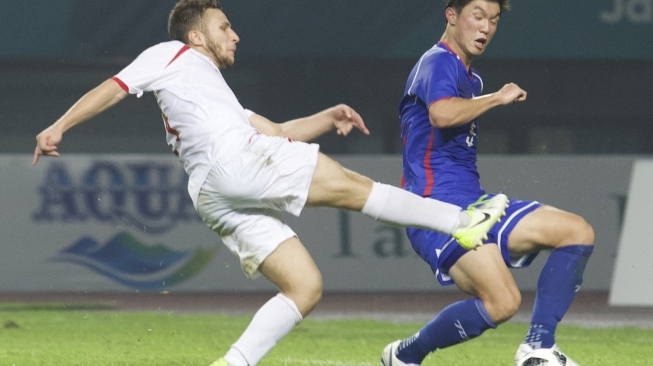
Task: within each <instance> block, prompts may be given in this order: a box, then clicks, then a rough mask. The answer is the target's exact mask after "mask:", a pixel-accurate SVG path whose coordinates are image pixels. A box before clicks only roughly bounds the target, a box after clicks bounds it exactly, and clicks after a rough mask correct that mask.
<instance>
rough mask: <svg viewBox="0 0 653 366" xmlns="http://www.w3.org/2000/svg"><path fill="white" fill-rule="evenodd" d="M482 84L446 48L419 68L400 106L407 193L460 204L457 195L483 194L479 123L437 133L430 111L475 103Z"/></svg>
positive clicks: (438, 47) (423, 59) (440, 46)
mask: <svg viewBox="0 0 653 366" xmlns="http://www.w3.org/2000/svg"><path fill="white" fill-rule="evenodd" d="M482 89H483V81H482V80H481V77H480V75H479V74H478V73H477V72H476V71H475V70H473V69H471V68H470V69H469V70H467V68H466V67H465V64H464V63H463V62H462V60H461V59H460V58H458V56H457V55H456V54H455V53H454V52H453V51H451V50H450V49H449V48H448V46H447V45H446V44H445V43H442V42H440V43H438V44H437V45H435V46H433V48H431V49H430V50H428V51H427V52H426V53H425V54H424V55H423V56H422V57H421V58H420V59H419V61H418V62H417V64H416V65H415V67H414V68H413V70H412V71H411V73H410V76H409V77H408V81H407V83H406V89H405V91H404V96H403V98H402V100H401V103H400V106H399V114H400V117H401V138H402V142H403V179H402V183H403V187H404V189H406V190H408V191H411V192H413V193H415V194H418V195H420V196H423V197H433V198H437V199H439V200H443V201H448V202H452V203H455V204H457V203H458V202H456V201H457V200H456V199H454V198H453V197H452V194H453V195H464V196H475V197H476V198H478V197H480V196H481V195H482V194H484V193H485V192H484V190H483V189H482V188H481V185H480V181H479V174H478V170H477V168H476V142H477V141H476V134H477V132H478V123H477V121H476V119H475V120H473V121H471V122H469V123H467V124H465V125H463V126H459V127H452V128H435V127H433V126H432V125H431V123H430V120H429V114H428V108H429V106H430V105H431V104H433V103H435V102H437V101H438V100H442V99H447V98H451V97H458V98H474V97H475V96H478V95H480V94H481V91H482Z"/></svg>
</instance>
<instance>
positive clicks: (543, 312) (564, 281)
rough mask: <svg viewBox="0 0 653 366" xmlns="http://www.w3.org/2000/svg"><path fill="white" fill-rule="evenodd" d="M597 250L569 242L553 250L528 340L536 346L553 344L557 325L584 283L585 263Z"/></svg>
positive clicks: (539, 288)
mask: <svg viewBox="0 0 653 366" xmlns="http://www.w3.org/2000/svg"><path fill="white" fill-rule="evenodd" d="M593 250H594V246H592V245H569V246H565V247H562V248H558V249H556V250H554V251H553V252H552V253H551V255H550V256H549V259H548V260H547V261H546V263H545V264H544V268H542V272H541V273H540V278H539V280H538V281H537V293H536V296H535V306H534V307H533V316H532V318H531V326H530V329H529V330H528V334H527V335H526V338H525V339H524V343H529V344H531V345H532V346H533V347H534V348H551V347H553V345H554V344H555V331H556V327H557V326H558V323H560V321H561V320H562V317H563V316H564V315H565V313H566V312H567V309H569V306H570V305H571V302H572V301H574V298H575V297H576V292H577V291H578V289H579V288H580V285H581V284H582V283H583V272H584V271H585V265H586V264H587V260H588V259H589V257H590V255H591V254H592V251H593Z"/></svg>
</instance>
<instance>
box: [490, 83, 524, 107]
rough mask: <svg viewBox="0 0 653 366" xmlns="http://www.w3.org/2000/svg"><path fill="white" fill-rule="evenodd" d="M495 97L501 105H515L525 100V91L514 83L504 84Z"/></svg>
mask: <svg viewBox="0 0 653 366" xmlns="http://www.w3.org/2000/svg"><path fill="white" fill-rule="evenodd" d="M497 95H498V96H499V98H500V99H499V100H500V102H501V104H502V105H508V104H515V103H517V102H523V101H525V100H526V91H525V90H524V89H522V88H520V87H519V86H518V85H517V84H515V83H510V84H506V85H504V86H503V88H501V89H500V90H499V91H498V92H497Z"/></svg>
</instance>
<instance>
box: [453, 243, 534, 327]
mask: <svg viewBox="0 0 653 366" xmlns="http://www.w3.org/2000/svg"><path fill="white" fill-rule="evenodd" d="M449 275H450V276H451V278H452V279H453V280H454V282H455V283H456V286H458V287H459V288H460V289H461V290H462V291H464V292H466V293H468V294H470V295H472V296H474V297H478V298H479V299H481V300H482V301H483V304H484V305H485V307H486V310H487V311H488V313H489V314H490V316H491V317H492V319H493V320H494V321H495V322H503V321H505V320H508V319H509V318H510V317H511V316H512V315H513V314H514V313H515V312H516V311H517V309H518V308H519V304H520V303H521V294H520V293H519V289H518V288H517V284H516V283H515V279H514V278H513V276H512V273H510V270H509V269H508V267H507V266H506V264H505V263H504V260H503V257H502V256H501V252H500V251H499V247H498V246H496V245H494V244H486V245H483V246H481V247H480V248H478V249H476V250H472V251H469V252H468V253H466V254H465V255H463V256H462V257H460V258H459V259H458V260H457V261H456V263H455V264H454V265H453V266H452V267H451V268H450V269H449Z"/></svg>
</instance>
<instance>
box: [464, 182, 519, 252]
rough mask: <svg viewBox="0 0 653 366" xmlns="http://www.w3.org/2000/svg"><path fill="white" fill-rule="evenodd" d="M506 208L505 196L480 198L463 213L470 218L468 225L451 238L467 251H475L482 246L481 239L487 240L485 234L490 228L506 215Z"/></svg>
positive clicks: (506, 200)
mask: <svg viewBox="0 0 653 366" xmlns="http://www.w3.org/2000/svg"><path fill="white" fill-rule="evenodd" d="M506 207H508V197H506V195H505V194H497V195H496V196H494V197H492V198H487V195H484V196H482V197H481V198H479V199H478V201H476V202H475V203H472V204H471V205H469V207H467V210H466V211H465V212H466V213H468V214H469V216H470V217H471V222H470V223H469V225H467V226H463V227H460V228H458V229H457V230H456V231H454V232H453V234H452V236H453V237H454V238H456V240H457V241H458V244H460V246H461V247H463V248H465V249H467V250H471V249H476V247H478V246H481V245H483V239H487V232H488V231H490V229H491V228H492V226H494V224H495V223H497V222H499V221H501V217H502V216H504V215H505V214H506Z"/></svg>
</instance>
